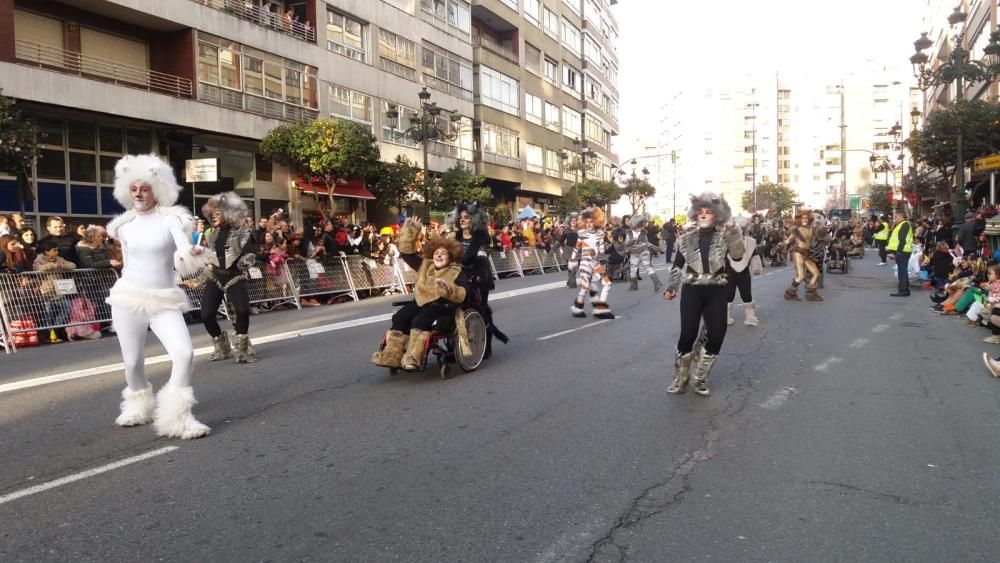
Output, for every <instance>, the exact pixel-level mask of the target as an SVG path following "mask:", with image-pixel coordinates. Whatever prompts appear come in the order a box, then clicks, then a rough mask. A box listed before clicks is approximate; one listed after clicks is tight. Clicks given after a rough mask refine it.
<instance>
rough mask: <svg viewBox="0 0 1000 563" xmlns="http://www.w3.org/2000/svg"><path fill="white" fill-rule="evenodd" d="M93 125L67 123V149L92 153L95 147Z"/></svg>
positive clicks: (75, 122)
mask: <svg viewBox="0 0 1000 563" xmlns="http://www.w3.org/2000/svg"><path fill="white" fill-rule="evenodd" d="M95 133H96V131H95V127H94V124H93V123H85V122H81V121H70V122H69V135H68V138H69V148H71V149H81V150H88V151H92V150H94V148H95V147H96V145H97V140H96V139H95V135H94V134H95Z"/></svg>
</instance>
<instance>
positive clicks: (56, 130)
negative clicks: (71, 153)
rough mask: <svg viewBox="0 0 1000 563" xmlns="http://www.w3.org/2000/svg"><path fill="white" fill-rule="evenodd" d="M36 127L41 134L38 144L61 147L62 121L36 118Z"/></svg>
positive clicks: (62, 143)
mask: <svg viewBox="0 0 1000 563" xmlns="http://www.w3.org/2000/svg"><path fill="white" fill-rule="evenodd" d="M34 121H35V125H36V126H37V127H38V131H39V133H40V135H39V139H38V143H39V144H42V145H51V146H54V147H61V146H63V145H64V142H63V122H62V120H61V119H49V118H45V117H38V118H35V120H34Z"/></svg>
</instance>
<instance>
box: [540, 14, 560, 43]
mask: <svg viewBox="0 0 1000 563" xmlns="http://www.w3.org/2000/svg"><path fill="white" fill-rule="evenodd" d="M542 19H543V21H542V23H543V24H544V25H545V33H547V34H549V35H550V36H552V38H553V39H556V40H558V39H559V16H557V15H556V13H555V12H553V11H552V10H550V9H548V8H544V7H543V8H542Z"/></svg>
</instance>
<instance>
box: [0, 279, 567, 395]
mask: <svg viewBox="0 0 1000 563" xmlns="http://www.w3.org/2000/svg"><path fill="white" fill-rule="evenodd" d="M560 287H566V282H565V281H560V282H552V283H546V284H541V285H536V286H532V287H525V288H522V289H512V290H510V291H501V292H499V293H494V294H492V295H490V301H498V300H501V299H510V298H511V297H518V296H520V295H529V294H531V293H540V292H542V291H549V290H550V289H557V288H560ZM391 318H392V313H386V314H384V315H375V316H372V317H362V318H360V319H351V320H349V321H341V322H338V323H331V324H327V325H321V326H316V327H312V328H304V329H301V330H291V331H287V332H279V333H277V334H270V335H267V336H255V337H254V338H253V343H254V345H257V344H267V343H270V342H279V341H281V340H290V339H292V338H301V337H303V336H313V335H316V334H323V333H326V332H333V331H337V330H344V329H348V328H354V327H358V326H364V325H370V324H374V323H382V322H385V321H388V320H390V319H391ZM212 350H213V348H212V347H211V346H203V347H201V348H195V350H194V356H195V357H198V356H206V355H208V354H211V353H212ZM169 361H170V356H167V355H166V354H162V355H159V356H153V357H151V358H146V361H145V365H147V366H153V365H157V364H162V363H166V362H169ZM123 369H125V366H124V364H122V363H121V362H119V363H115V364H105V365H102V366H95V367H91V368H85V369H78V370H72V371H67V372H63V373H57V374H53V375H46V376H44V377H36V378H33V379H25V380H23V381H15V382H13V383H5V384H3V385H0V395H2V394H4V393H10V392H12V391H18V390H20V389H30V388H32V387H39V386H41V385H49V384H50V383H59V382H61V381H71V380H73V379H82V378H84V377H92V376H95V375H103V374H106V373H115V372H118V371H122V370H123Z"/></svg>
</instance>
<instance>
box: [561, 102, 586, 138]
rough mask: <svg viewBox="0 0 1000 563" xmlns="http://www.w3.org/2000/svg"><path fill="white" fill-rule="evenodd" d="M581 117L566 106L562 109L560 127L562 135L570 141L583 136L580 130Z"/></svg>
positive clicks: (581, 125)
mask: <svg viewBox="0 0 1000 563" xmlns="http://www.w3.org/2000/svg"><path fill="white" fill-rule="evenodd" d="M582 118H583V116H581V115H580V112H578V111H576V110H573V109H570V108H568V107H566V106H563V108H562V126H563V135H565V136H567V137H569V138H570V139H579V138H580V137H582V136H583V133H582V132H581V131H580V129H581V128H582V127H583V124H582V123H581V121H582Z"/></svg>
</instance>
